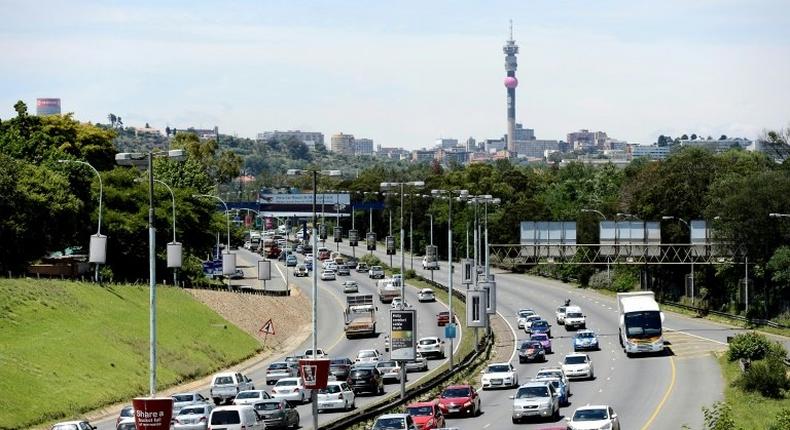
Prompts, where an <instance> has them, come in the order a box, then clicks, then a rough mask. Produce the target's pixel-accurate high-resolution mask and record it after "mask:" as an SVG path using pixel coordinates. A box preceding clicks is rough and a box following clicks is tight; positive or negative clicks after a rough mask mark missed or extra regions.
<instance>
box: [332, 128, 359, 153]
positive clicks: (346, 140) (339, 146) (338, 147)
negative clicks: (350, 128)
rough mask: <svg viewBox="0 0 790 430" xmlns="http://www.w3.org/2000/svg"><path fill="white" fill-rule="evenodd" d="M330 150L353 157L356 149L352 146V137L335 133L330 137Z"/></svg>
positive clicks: (351, 135)
mask: <svg viewBox="0 0 790 430" xmlns="http://www.w3.org/2000/svg"><path fill="white" fill-rule="evenodd" d="M330 150H331V151H332V152H337V153H338V154H343V155H354V152H355V151H356V148H355V146H354V135H353V134H343V133H337V134H334V135H332V139H331V143H330Z"/></svg>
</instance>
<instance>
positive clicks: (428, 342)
mask: <svg viewBox="0 0 790 430" xmlns="http://www.w3.org/2000/svg"><path fill="white" fill-rule="evenodd" d="M435 343H436V339H421V340H420V345H433V344H435Z"/></svg>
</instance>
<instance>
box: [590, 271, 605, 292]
mask: <svg viewBox="0 0 790 430" xmlns="http://www.w3.org/2000/svg"><path fill="white" fill-rule="evenodd" d="M587 285H588V286H589V287H590V288H595V289H607V288H609V277H608V276H607V275H606V271H600V272H596V273H595V274H594V275H592V276H590V279H589V280H588V281H587Z"/></svg>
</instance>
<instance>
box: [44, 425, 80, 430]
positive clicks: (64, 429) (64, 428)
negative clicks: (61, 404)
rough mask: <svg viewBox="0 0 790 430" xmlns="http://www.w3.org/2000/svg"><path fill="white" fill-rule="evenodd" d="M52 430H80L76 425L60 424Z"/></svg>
mask: <svg viewBox="0 0 790 430" xmlns="http://www.w3.org/2000/svg"><path fill="white" fill-rule="evenodd" d="M50 430H78V429H77V425H76V424H60V425H56V426H52V428H51V429H50Z"/></svg>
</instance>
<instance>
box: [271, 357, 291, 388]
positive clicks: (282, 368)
mask: <svg viewBox="0 0 790 430" xmlns="http://www.w3.org/2000/svg"><path fill="white" fill-rule="evenodd" d="M296 373H297V370H296V366H293V365H291V363H288V362H286V361H275V362H274V363H271V364H269V367H267V368H266V385H271V384H275V383H277V381H279V380H280V379H283V378H290V377H293V376H296Z"/></svg>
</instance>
